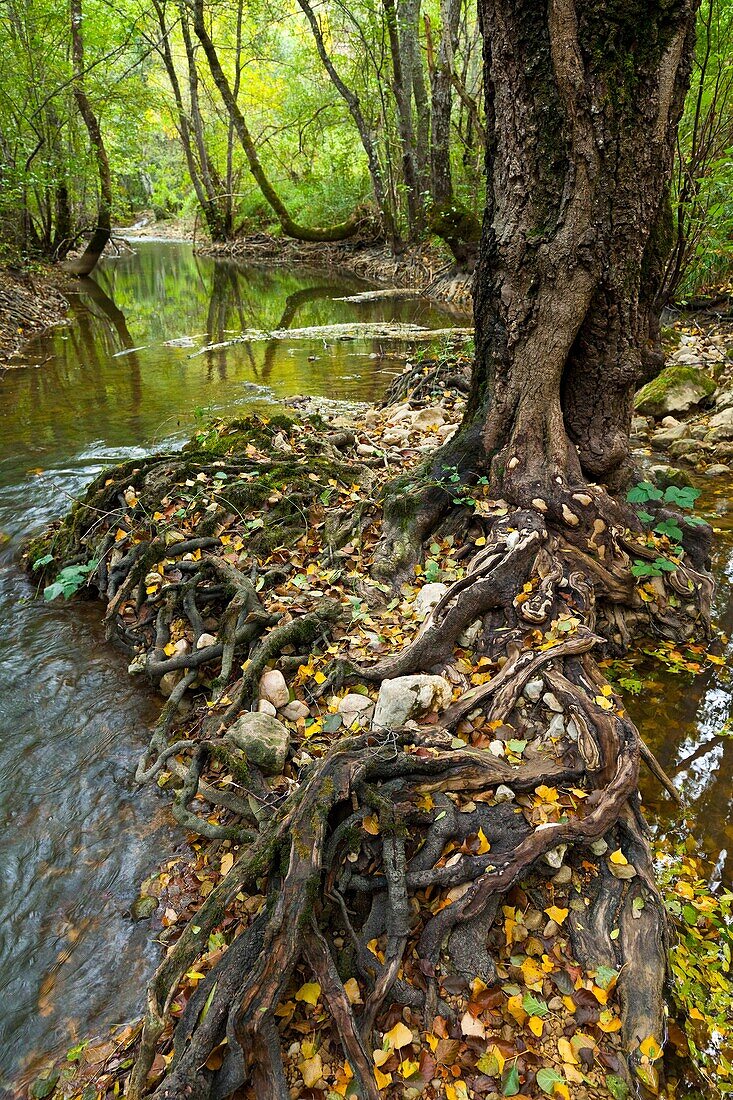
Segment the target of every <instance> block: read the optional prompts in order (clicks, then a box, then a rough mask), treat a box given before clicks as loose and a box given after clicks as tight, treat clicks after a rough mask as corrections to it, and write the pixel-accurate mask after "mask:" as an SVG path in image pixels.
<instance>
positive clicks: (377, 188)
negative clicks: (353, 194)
mask: <svg viewBox="0 0 733 1100" xmlns="http://www.w3.org/2000/svg"><path fill="white" fill-rule="evenodd" d="M298 4H299V5H300V8H301V10H302V12H303V14H304V15H305V17H306V19H307V20H308V23H309V25H310V28H311V31H312V32H313V38H314V39H315V43H316V49H317V50H318V56H319V57H320V59H321V61H322V62H323V67H324V68H325V70H326V72H327V73H328V75H329V77H330V78H331V82H332V84H333V86H334V88H335V89H336V91H337V92H338V93H339V95H340V96H341V98H342V99H343V100H344V102H345V103H346V106H347V107H348V108H349V113H350V114H351V117H352V118H353V120H354V123H355V124H356V128H357V130H358V131H359V137H360V138H361V143H362V145H363V147H364V152H365V153H366V158H367V164H368V166H369V175H370V177H371V181H372V188H373V189H374V198H375V199H376V201H377V206H378V207H379V210H380V213H381V215H382V220H383V222H384V229H385V233H386V235H387V239H388V240H389V242H390V244H391V245H392V248H393V250H394V251H397V248H398V247H399V244H400V242H399V239H398V237H399V235H398V231H397V226H396V223H395V217H394V211H393V210H392V204H391V202H390V195H389V193H388V188H387V186H386V184H385V180H384V173H383V171H382V165H381V164H380V162H379V155H378V153H377V148H376V145H375V142H374V137H373V135H372V131H371V129H370V127H369V124H368V123H367V120H366V118H365V117H364V112H363V110H362V106H361V101H360V99H359V97H358V96H357V95H356V93H355V92H354V91H353V90H352V89H351V88H349V87H348V86H347V85H346V84H345V83H344V81H343V80H342V79H341V77H340V76H339V73H338V70H337V69H336V66H335V65H334V63H333V61H332V59H331V57H330V55H329V53H328V50H327V49H326V44H325V42H324V40H323V34H322V32H321V27H320V24H319V22H318V19H317V18H316V15H315V13H314V11H313V8H312V7H311V5H310V3H309V0H298Z"/></svg>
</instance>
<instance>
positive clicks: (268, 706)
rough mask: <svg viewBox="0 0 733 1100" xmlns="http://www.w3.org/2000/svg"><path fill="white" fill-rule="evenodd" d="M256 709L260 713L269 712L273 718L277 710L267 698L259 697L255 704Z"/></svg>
mask: <svg viewBox="0 0 733 1100" xmlns="http://www.w3.org/2000/svg"><path fill="white" fill-rule="evenodd" d="M257 710H258V711H259V713H260V714H270V715H272V717H273V718H274V717H275V716H276V715H277V710H276V709H275V707H273V705H272V703H271V702H270V700H269V699H260V701H259V702H258V704H257Z"/></svg>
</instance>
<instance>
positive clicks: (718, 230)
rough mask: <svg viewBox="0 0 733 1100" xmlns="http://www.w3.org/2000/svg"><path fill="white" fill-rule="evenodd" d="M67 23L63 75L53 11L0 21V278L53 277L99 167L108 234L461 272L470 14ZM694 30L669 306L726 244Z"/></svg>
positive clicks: (478, 102) (470, 95) (308, 12)
mask: <svg viewBox="0 0 733 1100" xmlns="http://www.w3.org/2000/svg"><path fill="white" fill-rule="evenodd" d="M75 10H76V11H77V16H76V18H77V22H78V24H79V33H78V34H77V39H78V41H77V46H79V45H82V46H83V51H82V52H83V56H81V55H80V54H79V51H78V49H75V46H74V40H73V33H72V22H73V21H72V19H71V18H70V12H69V9H68V8H67V7H66V5H60V4H55V3H53V2H51V0H29V2H27V3H24V4H20V3H17V2H16V0H4V2H3V3H2V5H0V25H1V26H2V33H3V40H4V43H5V62H6V63H5V65H4V66H3V72H2V74H1V75H0V145H1V147H2V157H1V158H0V179H1V183H2V187H1V193H2V197H1V198H0V220H1V222H2V232H1V233H0V237H1V238H2V242H3V243H2V248H3V249H4V251H5V253H6V256H5V258H6V259H13V260H17V259H18V258H19V257H20V256H25V257H29V256H38V257H42V258H48V259H52V260H59V259H64V258H65V256H66V255H67V254H68V253H69V251H71V250H73V249H75V248H77V247H78V246H79V244H80V242H81V241H82V240H83V239H84V238H85V235H86V234H88V233H89V231H90V230H91V228H92V227H93V226H94V224H95V220H96V219H97V215H98V200H99V196H100V194H101V193H103V192H104V189H105V185H103V184H101V183H100V180H101V178H102V177H101V176H100V148H101V149H103V151H104V153H105V156H106V159H107V160H108V162H109V181H108V190H109V191H110V196H109V201H110V202H111V208H112V218H113V221H114V222H116V223H118V224H119V223H123V224H124V223H127V222H129V221H130V220H131V219H132V218H134V216H135V215H136V214H137V213H139V212H140V211H141V210H152V211H153V212H154V214H155V216H156V217H157V218H170V217H182V218H185V219H188V220H189V222H191V223H194V222H195V227H196V232H197V233H200V234H201V235H202V236H203V235H206V234H208V235H209V236H210V237H212V238H213V239H214V240H227V239H230V238H232V237H233V236H235V235H241V234H246V233H252V232H256V231H260V230H263V229H264V230H270V231H275V232H277V233H280V232H282V233H284V234H286V235H289V236H296V237H298V236H301V237H306V238H307V239H314V237H315V239H343V238H345V237H350V236H352V235H354V234H362V235H363V234H365V233H366V234H368V235H370V236H371V237H372V238H378V239H380V238H383V239H386V241H387V243H388V244H390V245H392V247H393V248H395V250H398V251H399V250H400V249H401V248H403V247H404V246H405V244H406V243H410V242H412V241H415V240H419V239H424V238H425V237H426V236H429V235H430V234H437V235H438V236H439V237H441V238H443V240H444V241H446V242H447V244H448V245H449V246H450V247H451V248H452V249H453V252H454V255H455V257H456V258H457V260H458V261H459V263H460V264H462V265H467V266H469V267H470V266H471V264H472V262H473V258H474V256H475V250H476V246H477V241H478V234H479V224H480V217H481V212H482V210H483V203H484V182H483V163H484V145H485V137H486V118H485V103H484V88H483V83H482V81H483V76H482V58H481V35H480V28H479V24H478V19H477V15H476V11H475V9H474V7H473V5H471V4H468V3H465V2H464V0H440V2H436V0H425V2H423V3H420V0H398V2H396V3H395V0H384V2H380V3H372V2H371V0H356V2H355V3H343V2H341V0H323V2H317V3H312V2H311V0H255V2H253V3H250V4H247V5H244V4H242V3H241V2H240V3H234V2H229V0H223V2H222V0H216V2H211V0H196V2H195V3H187V2H182V0H179V2H176V0H150V2H147V0H118V2H117V3H110V2H108V0H85V2H84V6H83V11H82V7H81V4H80V3H79V4H77V5H75ZM698 22H699V33H698V44H697V53H696V59H695V67H694V72H693V78H692V87H691V91H690V94H689V97H688V101H687V107H686V111H685V115H684V118H683V121H682V125H681V128H680V138H679V149H678V157H677V165H676V171H675V177H674V184H673V195H672V201H673V204H674V206H675V220H674V230H673V232H674V249H673V253H672V258H671V260H670V264H669V270H668V274H667V282H668V289H669V291H670V293H674V292H676V291H677V290H680V291H684V292H686V293H692V292H695V291H696V290H698V289H700V288H702V287H703V286H705V285H706V284H708V283H711V282H714V281H716V280H717V281H718V282H720V280H721V277H722V276H724V274H725V273H726V272H727V264H728V260H729V252H730V240H731V236H732V235H731V222H732V220H733V208H732V207H731V200H730V194H731V183H732V182H733V161H732V149H733V141H732V136H733V100H732V98H731V83H732V81H733V77H731V65H730V55H731V48H732V46H731V42H732V34H733V5H731V4H730V3H729V2H727V0H704V2H703V4H702V5H701V8H700V11H699V17H698ZM80 57H81V60H80ZM80 89H82V90H83V95H84V97H85V100H86V102H87V106H88V108H89V112H91V116H92V117H93V118H94V119H95V120H96V121H97V123H98V129H99V133H100V137H101V141H96V140H95V138H94V137H93V136H92V137H90V131H89V125H88V123H89V114H87V116H86V117H85V113H84V111H82V110H81V109H80V100H79V91H80ZM703 232H704V233H705V234H706V248H705V254H704V255H703V254H702V250H701V248H700V243H701V235H702V233H703Z"/></svg>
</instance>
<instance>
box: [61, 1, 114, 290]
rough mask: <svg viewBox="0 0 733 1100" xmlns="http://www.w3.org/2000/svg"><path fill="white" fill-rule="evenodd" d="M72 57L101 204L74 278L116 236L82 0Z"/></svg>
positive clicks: (74, 5)
mask: <svg viewBox="0 0 733 1100" xmlns="http://www.w3.org/2000/svg"><path fill="white" fill-rule="evenodd" d="M71 57H72V64H73V70H74V81H73V84H72V88H73V92H74V99H75V100H76V105H77V107H78V109H79V114H80V115H81V117H82V119H83V121H84V125H85V126H86V129H87V133H88V135H89V140H90V142H91V145H92V148H93V150H94V155H95V158H96V161H97V173H98V175H99V205H98V207H97V224H96V227H95V229H94V232H93V233H92V236H91V240H90V241H89V243H88V245H87V246H86V248H85V249H84V252H83V253H82V255H81V256H80V257H79V259H78V260H74V261H73V263H72V264H70V265H69V269H70V270H71V271H72V273H73V274H74V275H88V274H89V273H90V272H91V271H92V270H93V268H94V267H95V266H96V263H97V261H98V259H99V257H100V256H101V255H102V253H103V252H104V249H105V246H106V245H107V243H108V241H109V239H110V237H111V236H112V174H111V172H110V169H109V160H108V158H107V150H106V148H105V145H104V140H103V138H102V129H101V127H100V125H99V119H98V118H97V116H96V114H95V112H94V110H93V108H92V105H91V104H90V102H89V99H88V97H87V94H86V90H85V87H84V36H83V15H82V0H71Z"/></svg>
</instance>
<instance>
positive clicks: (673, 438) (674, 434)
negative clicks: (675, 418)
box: [652, 424, 688, 447]
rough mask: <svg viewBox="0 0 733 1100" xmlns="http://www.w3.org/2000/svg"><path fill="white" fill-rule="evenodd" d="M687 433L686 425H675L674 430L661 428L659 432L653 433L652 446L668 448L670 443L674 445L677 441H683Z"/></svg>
mask: <svg viewBox="0 0 733 1100" xmlns="http://www.w3.org/2000/svg"><path fill="white" fill-rule="evenodd" d="M687 432H688V428H687V425H686V424H677V425H675V427H674V428H662V429H661V430H660V431H658V432H654V433H653V435H652V446H653V447H668V446H669V444H670V443H676V442H677V440H679V439H684V438H685V436H686V435H687Z"/></svg>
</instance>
